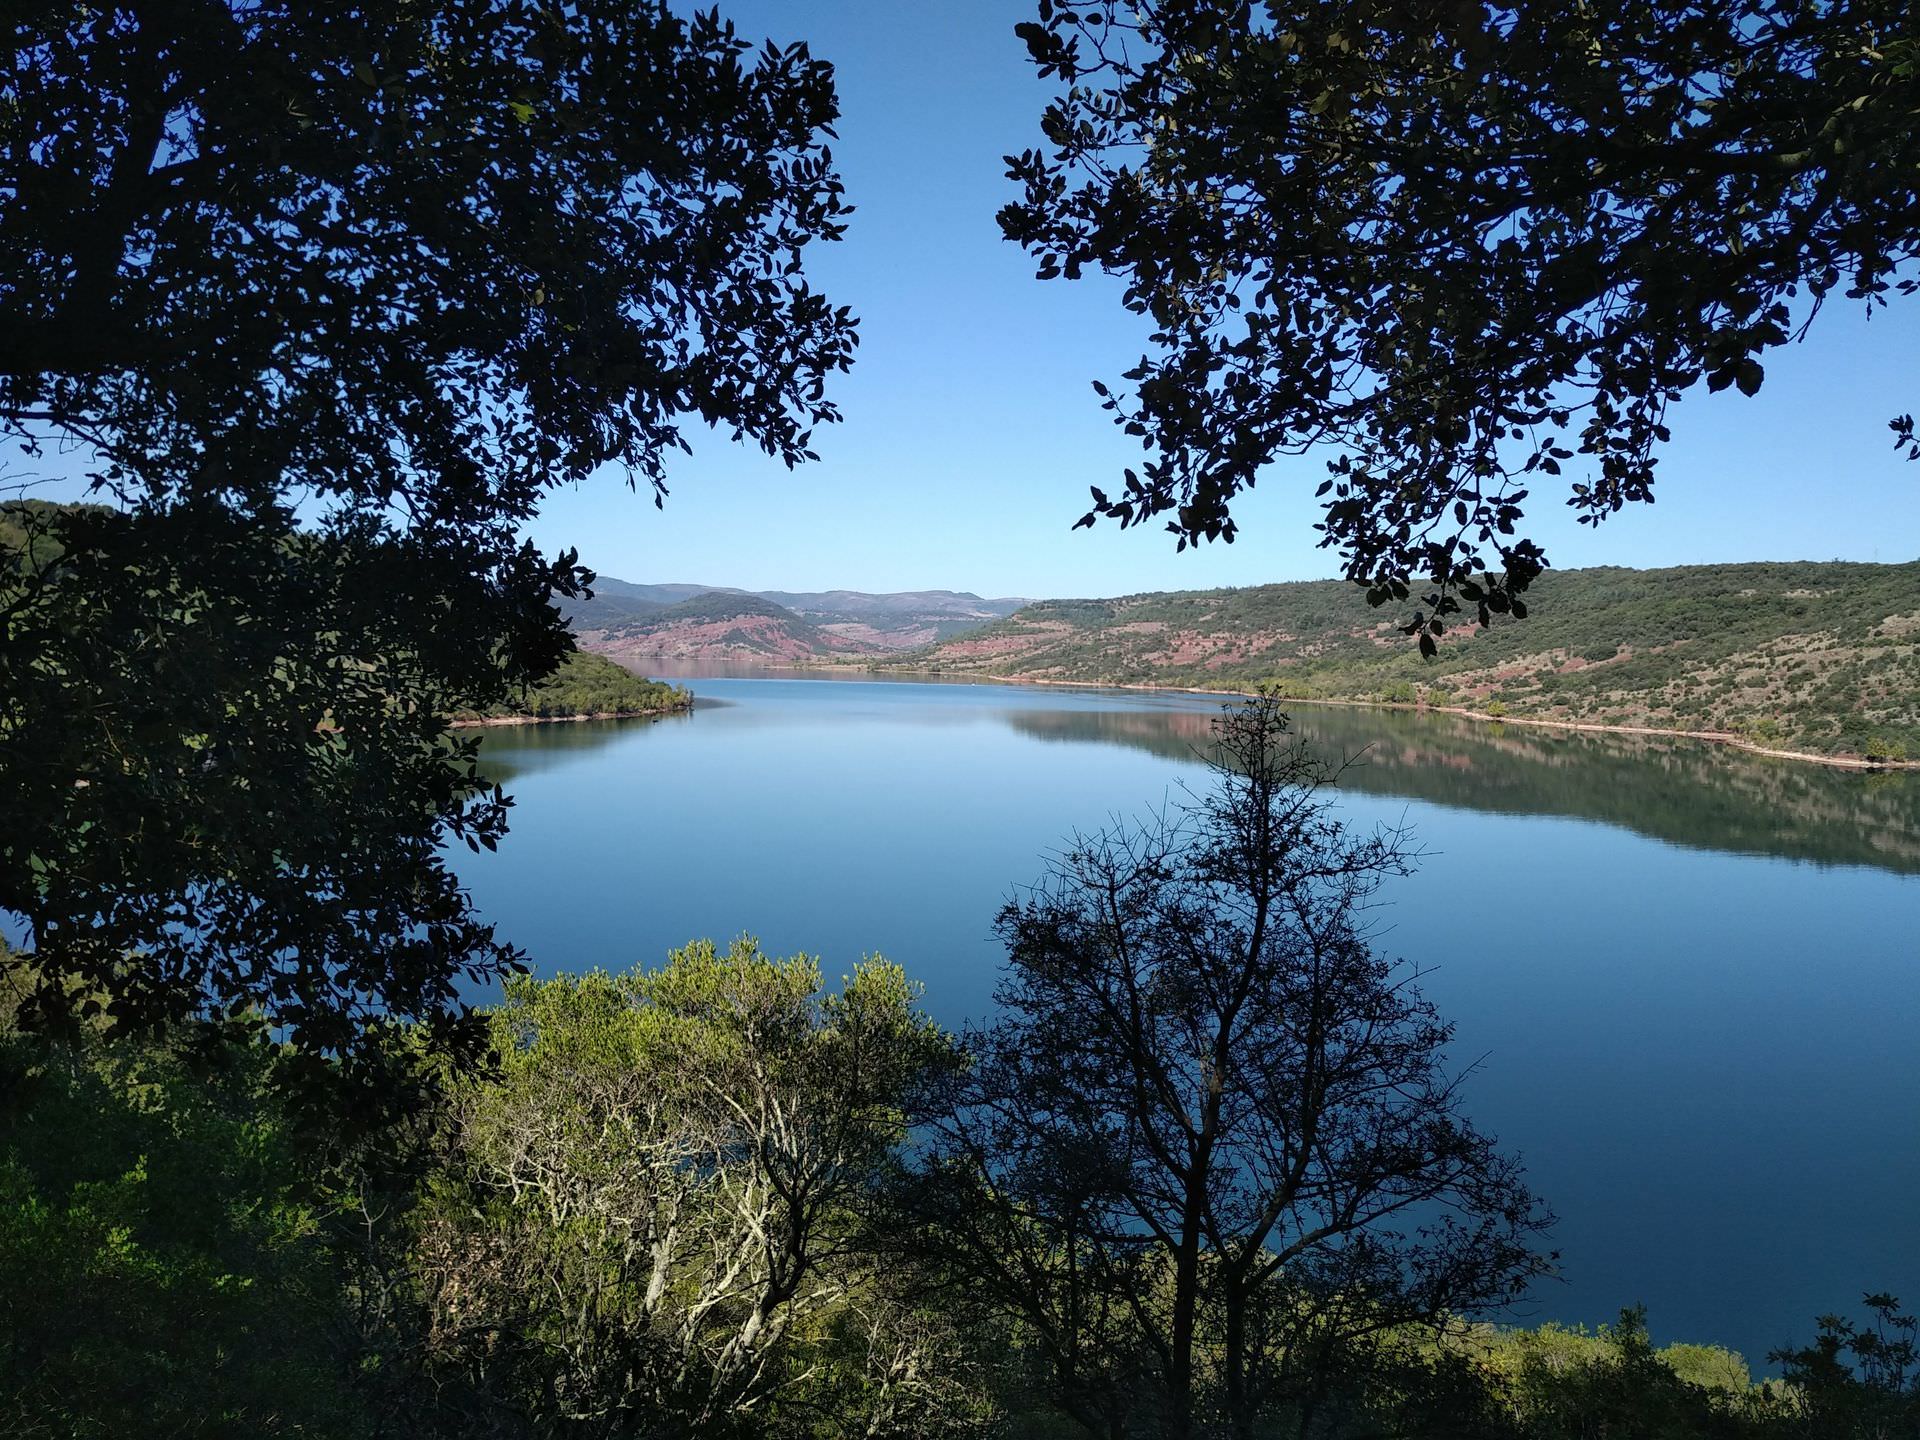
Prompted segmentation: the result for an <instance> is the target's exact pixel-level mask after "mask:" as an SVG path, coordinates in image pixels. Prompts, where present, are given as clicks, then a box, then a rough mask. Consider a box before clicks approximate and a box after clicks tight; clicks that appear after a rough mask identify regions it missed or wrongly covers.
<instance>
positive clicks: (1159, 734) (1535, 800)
mask: <svg viewBox="0 0 1920 1440" xmlns="http://www.w3.org/2000/svg"><path fill="white" fill-rule="evenodd" d="M1292 718H1293V725H1294V728H1295V729H1296V730H1297V731H1298V732H1299V733H1300V734H1301V736H1302V737H1304V738H1305V739H1306V741H1307V743H1308V744H1309V745H1310V746H1311V747H1312V748H1313V750H1314V751H1315V753H1317V754H1318V755H1320V756H1321V757H1322V758H1324V759H1326V760H1328V761H1329V762H1330V763H1333V764H1339V763H1341V762H1342V761H1343V760H1347V759H1352V760H1353V762H1354V763H1353V764H1352V765H1350V766H1349V767H1348V768H1347V769H1346V770H1345V772H1344V773H1343V774H1342V776H1341V779H1340V784H1341V785H1342V786H1343V787H1344V788H1346V789H1349V790H1357V791H1362V792H1365V793H1368V794H1379V795H1399V796H1405V797H1407V798H1409V799H1415V800H1427V801H1431V802H1433V803H1435V804H1439V805H1452V806H1458V807H1460V808H1462V809H1467V810H1485V811H1492V812H1495V813H1499V814H1506V815H1566V816H1572V817H1575V818H1578V819H1583V820H1599V821H1603V822H1604V823H1606V824H1609V825H1621V826H1625V827H1626V828H1627V829H1629V830H1636V831H1638V832H1639V833H1641V834H1643V835H1651V836H1654V837H1656V838H1658V839H1661V840H1665V841H1667V842H1668V843H1669V844H1674V845H1686V846H1689V847H1693V848H1697V849H1703V850H1726V851H1732V852H1735V853H1739V854H1747V855H1780V856H1785V857H1788V858H1790V859H1794V860H1814V861H1819V862H1821V863H1823V864H1830V865H1876V866H1879V867H1881V868H1883V869H1887V870H1895V871H1899V872H1900V873H1902V874H1916V873H1920V784H1916V783H1913V782H1914V781H1915V780H1917V779H1920V776H1915V775H1913V774H1911V773H1909V772H1905V771H1891V772H1886V773H1881V774H1873V773H1865V772H1861V771H1857V770H1841V769H1837V768H1834V767H1831V766H1824V765H1808V764H1804V763H1799V762H1795V761H1788V760H1769V759H1766V758H1765V757H1763V756H1759V755H1751V754H1748V753H1746V752H1745V751H1741V750H1735V749H1731V748H1729V747H1727V746H1724V745H1711V744H1707V743H1705V742H1703V741H1698V740H1680V739H1675V740H1663V739H1660V738H1658V737H1655V736H1641V735H1606V734H1596V733H1593V732H1590V731H1574V730H1547V729H1541V728H1536V727H1533V726H1518V725H1489V724H1485V723H1483V722H1478V721H1473V720H1464V719H1461V718H1460V717H1458V716H1453V715H1422V714H1419V713H1416V712H1408V711H1394V710H1366V709H1361V708H1348V707H1335V706H1319V705H1300V706H1296V707H1295V709H1294V711H1293V716H1292ZM1007 723H1008V724H1010V725H1011V726H1013V728H1014V729H1016V730H1018V731H1021V732H1022V733H1024V734H1028V735H1032V736H1035V737H1036V738H1038V739H1042V740H1061V741H1070V742H1072V741H1078V742H1084V743H1095V744H1109V745H1132V746H1135V747H1137V748H1139V749H1142V750H1146V751H1150V752H1151V753H1153V754H1156V755H1164V756H1167V757H1169V758H1171V759H1184V758H1186V757H1188V756H1190V755H1191V754H1193V753H1194V751H1195V749H1196V747H1200V748H1204V747H1205V746H1206V744H1207V743H1208V738H1209V727H1210V726H1211V723H1212V721H1211V718H1210V717H1209V716H1208V715H1206V714H1199V713H1194V712H1191V711H1189V712H1178V711H1176V712H1159V713H1153V712H1131V711H1118V712H1115V711H1107V712H1097V711H1070V710H1060V711H1047V710H1030V711H1013V712H1009V714H1008V715H1007Z"/></svg>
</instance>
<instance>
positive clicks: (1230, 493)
mask: <svg viewBox="0 0 1920 1440" xmlns="http://www.w3.org/2000/svg"><path fill="white" fill-rule="evenodd" d="M1017 28H1018V30H1019V31H1020V33H1021V34H1022V35H1023V36H1024V38H1025V40H1026V42H1027V45H1028V48H1029V50H1030V51H1031V53H1032V56H1033V59H1034V60H1035V62H1036V63H1037V65H1038V67H1039V70H1040V73H1041V74H1042V76H1046V77H1053V78H1054V79H1055V80H1056V81H1057V82H1058V84H1059V86H1060V88H1061V93H1060V95H1059V97H1058V98H1057V99H1055V100H1054V101H1053V103H1052V104H1050V105H1049V106H1048V108H1047V110H1046V113H1045V117H1044V121H1043V129H1044V131H1045V134H1046V138H1047V142H1048V145H1049V147H1050V148H1049V150H1048V151H1046V152H1044V153H1043V152H1041V151H1038V150H1029V151H1027V152H1025V153H1024V154H1021V155H1018V156H1009V157H1008V161H1009V165H1010V175H1011V177H1012V178H1013V179H1014V180H1016V181H1017V182H1019V183H1020V185H1021V186H1022V187H1023V191H1024V194H1023V196H1022V198H1021V199H1020V200H1018V201H1016V202H1015V203H1013V204H1011V205H1009V206H1007V207H1006V208H1005V209H1004V210H1003V211H1002V212H1001V216H1000V221H1001V226H1002V228H1003V230H1004V231H1005V233H1006V234H1007V235H1008V236H1009V237H1010V238H1012V239H1014V240H1016V241H1018V242H1020V243H1021V244H1022V245H1023V246H1025V247H1026V248H1027V249H1028V250H1030V251H1031V252H1032V253H1033V254H1034V255H1035V256H1036V257H1037V258H1038V260H1039V262H1040V269H1039V273H1040V275H1041V277H1042V278H1052V277H1054V276H1062V275H1064V276H1065V277H1067V278H1069V279H1073V278H1077V277H1078V276H1079V275H1081V274H1082V273H1083V272H1084V271H1085V270H1086V269H1088V268H1089V267H1098V268H1101V269H1104V270H1106V271H1109V272H1111V273H1114V274H1116V275H1118V276H1120V277H1121V278H1122V279H1123V280H1124V282H1125V303H1126V305H1127V307H1128V308H1129V309H1130V310H1132V311H1134V312H1136V313H1138V314H1141V315H1144V316H1147V317H1148V318H1150V319H1151V321H1152V323H1153V327H1154V328H1153V333H1152V340H1151V346H1152V349H1151V351H1150V352H1149V353H1148V354H1147V355H1145V356H1143V357H1142V358H1141V360H1140V362H1139V364H1138V365H1137V366H1135V367H1134V368H1133V369H1131V370H1129V371H1128V372H1126V377H1125V378H1126V380H1127V381H1128V382H1130V385H1131V390H1130V391H1129V392H1128V393H1125V394H1118V395H1116V394H1113V393H1111V392H1110V391H1109V390H1108V388H1107V386H1106V385H1105V384H1103V383H1096V385H1095V387H1094V388H1095V389H1096V391H1098V392H1099V393H1100V394H1101V395H1102V396H1103V397H1104V403H1105V405H1106V408H1107V409H1109V410H1111V411H1112V412H1113V414H1114V418H1115V420H1116V421H1117V422H1118V423H1120V424H1122V425H1124V426H1125V427H1126V429H1127V432H1128V433H1129V434H1132V435H1135V436H1137V437H1139V439H1140V441H1141V443H1142V445H1143V446H1144V447H1145V449H1146V451H1147V452H1148V459H1147V461H1146V463H1145V465H1144V466H1143V472H1142V473H1140V474H1136V473H1134V472H1133V471H1128V472H1127V477H1126V486H1125V489H1124V490H1123V491H1121V492H1120V493H1119V494H1118V495H1117V496H1114V497H1109V496H1108V495H1106V494H1105V493H1104V492H1103V491H1101V490H1099V489H1095V490H1094V492H1093V499H1094V505H1093V509H1092V510H1091V511H1090V512H1089V513H1088V514H1087V515H1086V516H1085V517H1084V518H1083V519H1082V521H1081V523H1082V524H1092V523H1094V521H1095V518H1096V517H1098V516H1110V517H1113V518H1115V519H1117V520H1118V521H1119V522H1120V523H1121V524H1122V525H1133V524H1138V523H1141V522H1143V521H1145V520H1147V519H1149V518H1152V517H1155V516H1161V515H1169V514H1170V515H1171V519H1170V520H1169V521H1168V529H1170V530H1171V531H1173V532H1174V533H1175V534H1176V535H1177V536H1178V537H1179V543H1180V546H1181V548H1185V547H1186V546H1187V545H1189V544H1192V543H1197V542H1198V541H1199V540H1201V539H1203V538H1204V539H1207V540H1227V541H1231V540H1232V539H1233V538H1234V535H1235V533H1236V526H1235V523H1234V520H1233V517H1232V501H1233V499H1234V497H1235V496H1236V495H1238V494H1239V493H1240V492H1241V491H1242V490H1245V489H1249V488H1251V487H1252V486H1253V485H1254V483H1255V482H1256V480H1257V479H1259V478H1260V477H1261V476H1262V475H1263V474H1264V473H1265V471H1266V467H1268V466H1269V465H1270V464H1271V463H1272V462H1273V461H1274V460H1275V459H1276V458H1277V457H1281V456H1286V455H1297V454H1300V453H1303V452H1305V451H1308V450H1310V449H1316V448H1317V447H1323V446H1324V447H1329V448H1330V449H1331V450H1332V451H1333V452H1334V454H1333V458H1332V460H1331V462H1330V466H1329V468H1330V471H1331V473H1330V475H1329V476H1328V478H1327V479H1326V481H1325V482H1324V483H1323V484H1322V485H1321V486H1320V491H1319V493H1320V494H1321V495H1322V496H1325V497H1326V502H1325V519H1324V521H1323V523H1322V524H1321V526H1320V528H1321V529H1322V531H1323V532H1324V539H1323V542H1322V543H1323V544H1325V545H1326V546H1329V547H1331V548H1333V549H1335V550H1336V551H1337V552H1338V553H1339V555H1340V557H1341V561H1342V564H1343V566H1344V568H1345V572H1346V574H1347V576H1348V578H1350V579H1352V580H1354V581H1356V582H1359V583H1361V584H1364V585H1366V586H1367V587H1368V593H1369V596H1370V598H1372V599H1373V600H1374V601H1375V602H1376V603H1382V602H1385V601H1387V600H1389V599H1391V600H1395V601H1407V600H1409V598H1410V597H1411V594H1412V591H1411V588H1410V587H1412V586H1413V585H1415V584H1418V583H1420V582H1421V581H1422V580H1423V579H1424V580H1426V581H1430V582H1431V584H1432V589H1431V591H1430V593H1428V594H1426V595H1425V596H1424V597H1423V598H1422V605H1423V609H1422V610H1421V611H1420V613H1418V614H1417V615H1416V616H1415V618H1414V622H1413V624H1412V625H1411V626H1410V627H1409V629H1410V633H1418V634H1420V636H1421V640H1422V645H1423V648H1428V647H1429V646H1430V643H1431V640H1432V637H1433V636H1435V635H1438V634H1439V633H1441V631H1442V630H1443V629H1444V621H1443V620H1442V619H1441V618H1440V617H1442V616H1444V615H1446V614H1449V613H1452V612H1453V611H1455V610H1457V609H1458V608H1459V607H1460V603H1461V601H1463V600H1464V601H1465V602H1466V603H1467V604H1468V605H1470V606H1471V607H1473V609H1474V611H1475V612H1477V616H1478V619H1479V621H1480V623H1481V624H1482V625H1485V624H1487V623H1488V622H1489V619H1490V616H1491V614H1492V613H1493V612H1496V611H1498V612H1502V613H1505V612H1508V611H1511V612H1512V613H1513V614H1515V615H1524V614H1525V606H1524V602H1522V601H1521V600H1520V599H1518V595H1519V592H1521V591H1522V590H1524V589H1525V587H1526V585H1527V584H1528V582H1529V581H1531V580H1532V579H1533V578H1535V577H1536V576H1537V575H1538V574H1539V573H1540V571H1541V569H1542V568H1543V567H1544V566H1545V565H1546V563H1547V561H1546V556H1545V555H1544V554H1543V553H1542V551H1541V550H1540V548H1539V547H1538V546H1537V545H1536V544H1534V543H1533V542H1532V541H1530V540H1528V539H1527V538H1525V537H1524V536H1523V535H1521V534H1520V533H1519V530H1518V526H1519V525H1520V522H1521V521H1522V519H1523V515H1522V509H1523V505H1524V502H1525V501H1526V500H1527V498H1528V492H1529V490H1530V488H1531V487H1532V486H1534V485H1535V484H1536V483H1538V482H1540V481H1541V480H1543V479H1544V480H1547V481H1549V482H1551V481H1552V479H1553V477H1557V476H1561V475H1562V467H1563V466H1568V467H1572V466H1574V465H1576V463H1577V466H1578V470H1579V478H1575V477H1574V476H1573V475H1568V476H1567V477H1566V478H1565V479H1563V480H1561V481H1560V483H1561V484H1562V485H1564V486H1566V487H1567V490H1568V503H1569V504H1570V505H1572V506H1573V507H1574V508H1575V509H1576V510H1578V511H1579V518H1580V519H1581V520H1582V521H1583V522H1586V523H1597V522H1599V521H1600V520H1601V519H1602V518H1604V517H1605V516H1606V515H1608V514H1610V513H1612V512H1615V511H1617V510H1619V509H1620V508H1622V507H1623V506H1624V505H1626V504H1629V503H1633V502H1644V501H1650V500H1651V499H1652V498H1653V479H1654V467H1655V459H1656V455H1655V452H1656V450H1657V448H1658V445H1659V444H1660V443H1661V442H1663V441H1664V440H1666V438H1667V427H1666V419H1665V416H1666V410H1667V407H1668V406H1669V405H1670V404H1671V403H1672V402H1673V401H1674V400H1675V399H1676V398H1677V397H1678V396H1680V395H1681V394H1682V393H1683V392H1685V391H1686V390H1688V389H1690V388H1691V387H1693V386H1694V385H1696V384H1697V383H1699V382H1700V381H1701V380H1703V379H1704V380H1705V381H1706V382H1707V385H1708V387H1709V388H1710V389H1714V390H1718V389H1722V388H1724V387H1726V386H1729V385H1733V386H1737V387H1738V388H1739V389H1740V390H1742V391H1743V392H1745V393H1746V394H1749V395H1751V394H1753V393H1754V392H1755V391H1756V390H1758V389H1759V387H1760V384H1761V382H1762V379H1763V378H1764V372H1763V368H1762V364H1761V357H1762V355H1763V354H1764V353H1765V352H1766V351H1767V350H1768V349H1770V348H1772V347H1775V346H1778V345H1782V344H1785V343H1786V342H1787V341H1788V340H1789V339H1790V338H1792V337H1793V336H1794V335H1796V334H1798V333H1800V330H1801V328H1802V327H1803V326H1804V324H1805V323H1806V322H1807V321H1809V320H1810V319H1811V318H1812V316H1813V315H1814V313H1815V312H1817V311H1818V310H1819V309H1820V307H1821V305H1822V304H1823V303H1824V302H1825V301H1826V300H1827V299H1828V298H1829V297H1831V296H1835V295H1838V296H1843V297H1844V298H1845V299H1847V300H1848V301H1850V302H1853V303H1856V304H1862V305H1865V306H1867V307H1869V308H1878V307H1880V306H1883V305H1884V304H1886V297H1887V296H1888V294H1889V293H1890V292H1892V291H1895V290H1898V291H1900V292H1902V293H1906V292H1908V291H1910V290H1911V289H1912V288H1913V283H1914V282H1913V281H1912V280H1910V279H1909V280H1899V279H1897V270H1898V267H1899V266H1900V264H1901V263H1902V262H1903V261H1905V260H1907V259H1909V258H1911V257H1912V256H1913V255H1914V253H1915V250H1916V245H1917V244H1920V221H1917V220H1916V218H1915V217H1916V216H1920V203H1917V202H1920V194H1917V193H1916V183H1917V182H1920V134H1916V132H1915V129H1914V127H1913V125H1912V124H1911V120H1910V117H1911V115H1912V112H1913V109H1914V105H1915V103H1916V97H1917V96H1920V70H1916V66H1915V57H1916V51H1915V48H1914V41H1913V39H1912V36H1911V33H1910V30H1911V17H1910V15H1909V13H1908V8H1907V7H1906V6H1905V5H1903V4H1895V3H1888V0H1863V3H1848V4H1826V3H1820V0H1728V3H1721V4H1713V5H1708V6H1705V7H1702V6H1699V5H1694V4H1680V3H1674V0H1616V3H1609V4H1606V5H1599V6H1591V5H1565V4H1558V3H1551V0H1541V3H1533V0H1522V3H1519V4H1511V5H1501V6H1494V5H1483V4H1479V3H1468V4H1459V3H1455V0H1420V3H1415V4H1411V5H1406V4H1394V5H1382V4H1379V3H1377V0H1331V3H1320V0H1313V3H1299V0H1265V3H1261V4H1255V3H1251V0H1143V3H1136V0H1125V3H1122V0H1040V5H1039V19H1038V21H1037V22H1036V23H1028V24H1025V25H1022V26H1019V27H1017ZM1895 432H1896V440H1902V441H1904V442H1905V443H1907V444H1908V445H1909V446H1911V441H1912V422H1911V421H1910V420H1902V421H1896V422H1895Z"/></svg>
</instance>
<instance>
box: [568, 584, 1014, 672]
mask: <svg viewBox="0 0 1920 1440" xmlns="http://www.w3.org/2000/svg"><path fill="white" fill-rule="evenodd" d="M593 588H594V595H593V598H592V599H591V600H583V601H578V602H575V604H574V605H573V606H572V607H571V608H570V609H569V611H568V617H567V618H568V620H569V622H570V623H571V624H572V626H573V629H574V632H575V634H577V635H578V636H579V637H580V643H581V644H582V645H583V646H584V647H585V648H587V649H590V650H597V651H600V652H602V653H604V654H609V655H621V656H631V657H655V656H660V657H668V658H674V659H745V658H752V659H774V660H789V661H792V660H820V659H861V658H865V657H868V656H873V655H881V654H886V653H888V652H892V651H900V650H911V649H914V648H916V647H919V646H923V645H928V644H937V643H938V642H940V641H942V640H947V639H952V638H954V637H956V636H959V635H964V634H967V633H969V632H970V631H973V630H977V629H979V628H980V627H981V626H982V625H986V624H990V623H991V622H992V621H994V620H997V619H1000V618H1003V617H1005V616H1007V615H1011V614H1012V613H1013V612H1014V611H1015V610H1017V609H1019V608H1020V606H1022V605H1024V604H1026V603H1027V602H1026V601H1024V600H1018V599H998V600H983V599H981V598H980V597H979V596H978V595H971V594H967V593H965V592H962V591H954V590H913V591H904V592H899V593H894V594H871V593H869V592H867V591H863V590H824V591H790V590H762V591H752V590H741V589H738V588H736V587H732V586H715V585H688V584H667V585H639V584H635V583H633V582H632V581H628V580H618V579H613V578H610V577H605V576H603V577H601V578H600V579H599V580H596V581H595V582H594V587H593ZM721 622H728V623H726V624H724V625H722V623H721ZM716 626H720V627H721V628H717V629H716V628H714V627H716Z"/></svg>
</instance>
